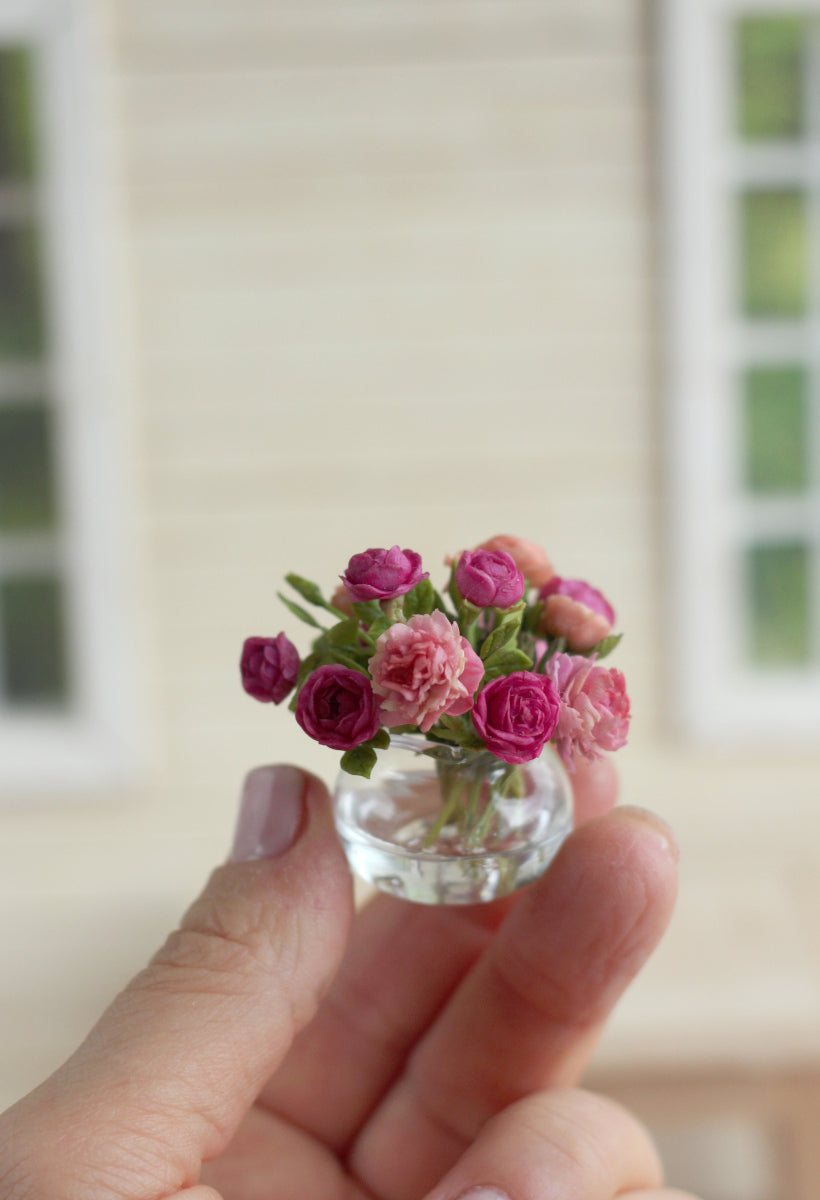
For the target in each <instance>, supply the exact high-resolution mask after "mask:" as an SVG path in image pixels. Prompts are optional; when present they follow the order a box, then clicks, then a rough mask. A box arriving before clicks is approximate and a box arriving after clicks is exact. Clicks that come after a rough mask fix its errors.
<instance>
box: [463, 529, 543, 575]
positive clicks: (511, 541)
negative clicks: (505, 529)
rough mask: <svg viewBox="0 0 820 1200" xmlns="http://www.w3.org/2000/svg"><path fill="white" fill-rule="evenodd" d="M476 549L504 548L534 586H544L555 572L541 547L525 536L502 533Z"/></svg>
mask: <svg viewBox="0 0 820 1200" xmlns="http://www.w3.org/2000/svg"><path fill="white" fill-rule="evenodd" d="M476 550H503V551H504V552H505V553H506V554H509V556H510V558H511V559H512V560H513V562H514V563H515V565H516V566H517V567H518V569H519V571H520V572H521V574H522V575H523V576H524V578H525V579H526V580H527V582H528V583H531V584H532V586H533V587H542V586H543V585H544V584H545V583H546V582H547V580H548V579H551V578H552V576H553V575H554V574H555V571H554V569H553V566H552V563H551V562H550V560H549V559H548V558H547V556H546V554H545V552H544V551H543V550H542V549H541V547H540V546H536V545H535V544H534V543H533V542H528V541H526V539H525V538H520V537H513V536H512V535H511V534H506V533H502V534H498V535H497V536H496V537H491V538H488V539H487V541H486V542H482V543H481V545H480V546H476Z"/></svg>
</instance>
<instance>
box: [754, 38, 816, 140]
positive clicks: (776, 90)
mask: <svg viewBox="0 0 820 1200" xmlns="http://www.w3.org/2000/svg"><path fill="white" fill-rule="evenodd" d="M806 30H807V22H806V21H805V20H804V19H802V18H801V17H795V16H783V17H770V16H765V17H743V18H741V20H740V21H739V22H738V26H737V55H738V76H739V79H738V84H739V96H738V101H739V103H738V125H739V129H740V134H741V137H744V138H747V139H749V140H757V139H760V138H796V137H800V136H801V135H802V133H803V112H804V104H803V95H804V86H805V44H806Z"/></svg>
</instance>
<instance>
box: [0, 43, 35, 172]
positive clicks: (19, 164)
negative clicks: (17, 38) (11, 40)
mask: <svg viewBox="0 0 820 1200" xmlns="http://www.w3.org/2000/svg"><path fill="white" fill-rule="evenodd" d="M31 65H32V64H31V52H30V51H29V50H27V49H25V48H24V47H21V46H4V47H2V48H0V182H3V183H10V182H15V183H22V182H26V181H28V180H30V179H31V178H32V176H33V174H34V114H33V105H32V98H33V92H32V80H31Z"/></svg>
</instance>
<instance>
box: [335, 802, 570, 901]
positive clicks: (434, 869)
mask: <svg viewBox="0 0 820 1200" xmlns="http://www.w3.org/2000/svg"><path fill="white" fill-rule="evenodd" d="M430 825H432V821H429V822H427V823H426V826H425V829H424V831H423V832H424V833H426V831H427V828H428V827H429V826H430ZM337 829H338V831H339V835H340V838H341V841H342V845H343V846H344V849H345V853H346V854H347V860H348V862H349V864H350V869H351V870H352V871H353V872H354V874H356V875H358V876H359V878H360V879H364V880H365V881H366V882H367V883H370V884H372V885H373V886H374V887H376V888H378V889H379V891H382V892H388V893H389V894H390V895H391V896H398V897H400V898H401V899H402V900H412V901H415V902H416V903H417V904H484V903H486V902H487V901H490V900H498V899H500V898H501V897H502V896H508V895H509V894H510V893H511V892H514V891H516V890H517V889H518V888H521V887H524V885H525V884H527V883H532V882H533V880H535V879H537V878H538V876H539V875H542V874H543V873H544V871H546V869H547V867H548V866H549V864H550V863H551V862H552V860H553V858H554V857H555V855H556V854H557V852H558V850H559V849H560V847H561V844H562V843H563V841H564V838H565V837H566V836H567V834H568V833H569V828H566V829H563V828H562V829H559V830H556V831H555V832H554V834H553V836H552V837H550V838H549V839H548V840H547V841H545V842H542V843H541V844H540V845H536V846H533V845H526V846H521V847H517V848H511V849H510V850H507V851H503V852H501V851H499V852H495V853H492V854H488V853H485V852H480V853H476V854H469V853H462V854H458V855H456V854H453V855H448V854H425V853H423V852H416V853H414V852H402V851H401V850H400V849H399V848H398V847H396V846H389V845H387V844H384V843H382V844H379V843H378V842H375V841H374V842H365V841H363V840H361V839H360V838H358V837H357V836H355V834H354V835H353V836H350V835H349V832H348V831H345V830H344V829H343V828H339V826H338V823H337ZM346 832H348V836H346ZM421 840H423V837H422V839H421Z"/></svg>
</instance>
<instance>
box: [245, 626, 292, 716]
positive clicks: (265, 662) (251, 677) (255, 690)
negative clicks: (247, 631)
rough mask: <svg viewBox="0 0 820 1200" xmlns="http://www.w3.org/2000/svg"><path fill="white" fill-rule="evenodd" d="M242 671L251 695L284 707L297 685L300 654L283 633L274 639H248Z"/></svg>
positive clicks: (256, 698) (246, 640) (247, 689)
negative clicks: (286, 699)
mask: <svg viewBox="0 0 820 1200" xmlns="http://www.w3.org/2000/svg"><path fill="white" fill-rule="evenodd" d="M239 669H240V671H241V673H242V686H243V688H244V689H245V691H246V692H247V693H248V695H249V696H253V698H254V700H261V701H263V703H269V702H271V701H272V702H273V703H274V704H281V703H282V701H283V700H284V699H285V696H287V694H288V692H290V690H291V689H292V687H293V685H294V684H295V683H296V677H297V675H298V674H299V651H298V650H297V649H296V647H295V646H294V644H293V642H291V641H290V639H289V638H287V637H286V636H285V634H284V633H280V634H278V635H277V636H276V637H275V638H262V637H249V638H246V639H245V644H244V645H243V647H242V657H241V659H240V662H239Z"/></svg>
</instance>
